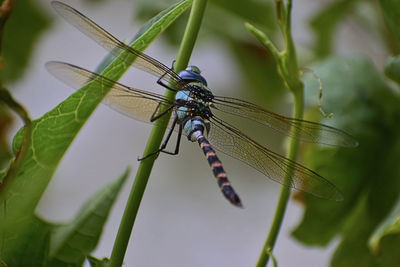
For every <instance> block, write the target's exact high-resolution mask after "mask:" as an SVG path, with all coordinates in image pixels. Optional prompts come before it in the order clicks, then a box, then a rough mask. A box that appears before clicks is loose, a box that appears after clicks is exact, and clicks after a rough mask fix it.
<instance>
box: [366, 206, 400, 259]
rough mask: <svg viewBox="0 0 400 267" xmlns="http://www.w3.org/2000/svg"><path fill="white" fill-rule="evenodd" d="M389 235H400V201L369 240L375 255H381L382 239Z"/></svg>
mask: <svg viewBox="0 0 400 267" xmlns="http://www.w3.org/2000/svg"><path fill="white" fill-rule="evenodd" d="M389 235H397V236H399V235H400V199H398V200H397V203H396V205H395V206H394V207H393V210H392V212H391V213H390V214H389V215H388V216H387V217H386V218H385V220H384V221H382V222H381V223H380V225H379V226H378V227H377V228H376V230H375V231H374V233H373V234H372V236H371V238H370V239H369V246H370V247H371V249H372V250H373V251H374V252H375V253H379V252H380V250H381V248H380V243H381V241H382V239H383V238H385V237H387V236H389Z"/></svg>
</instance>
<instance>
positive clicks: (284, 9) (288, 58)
mask: <svg viewBox="0 0 400 267" xmlns="http://www.w3.org/2000/svg"><path fill="white" fill-rule="evenodd" d="M276 6H277V15H278V23H279V26H280V28H281V30H282V33H283V36H284V39H285V49H284V51H283V52H279V51H278V49H276V47H275V46H274V45H273V44H272V42H271V41H270V39H269V38H268V37H267V36H266V35H265V34H264V33H262V32H261V31H260V30H258V29H256V28H255V27H254V26H252V25H250V24H246V27H247V28H248V29H249V31H250V32H252V33H253V34H254V35H255V36H256V37H257V38H258V39H259V40H260V41H261V42H262V43H263V44H264V45H265V47H267V48H268V49H269V50H270V51H271V53H272V54H273V55H274V57H275V59H276V60H277V65H278V71H279V73H280V75H281V76H282V79H283V81H284V84H285V86H286V87H287V88H288V89H289V90H290V91H291V92H292V93H293V96H294V106H293V117H294V118H296V119H302V118H303V112H304V89H303V83H302V82H301V80H300V77H299V73H300V71H299V67H298V63H297V56H296V48H295V45H294V42H293V38H292V33H291V11H292V1H291V0H288V1H287V5H286V6H285V5H284V3H283V1H281V0H276ZM291 130H292V131H293V135H294V136H296V135H298V131H299V129H296V128H292V129H291ZM298 147H299V141H298V139H297V138H292V139H291V140H290V144H289V150H288V152H287V158H289V159H290V160H292V161H296V158H297V152H298ZM293 172H294V170H293V167H288V168H287V170H286V175H285V177H284V180H283V184H284V185H288V184H291V182H292V176H293ZM290 192H291V190H290V187H288V186H282V188H281V192H280V195H279V200H278V204H277V206H276V210H275V215H274V218H273V221H272V224H271V227H270V230H269V233H268V236H267V239H266V240H265V243H264V246H263V249H262V251H261V253H260V256H259V258H258V262H257V264H256V267H264V266H266V265H267V264H268V260H269V258H270V256H271V255H273V254H272V251H273V249H274V245H275V242H276V239H277V237H278V234H279V230H280V228H281V225H282V222H283V218H284V215H285V212H286V207H287V203H288V201H289V197H290Z"/></svg>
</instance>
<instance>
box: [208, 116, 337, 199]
mask: <svg viewBox="0 0 400 267" xmlns="http://www.w3.org/2000/svg"><path fill="white" fill-rule="evenodd" d="M210 123H211V127H210V131H209V133H208V139H209V141H210V143H211V144H212V145H213V147H215V149H217V150H220V151H221V152H223V153H225V154H227V155H229V156H231V157H233V158H236V159H239V160H241V161H243V162H244V163H246V164H248V165H249V166H251V167H253V168H255V169H256V170H258V171H260V172H261V173H263V174H265V175H266V176H267V177H268V178H270V179H272V180H274V181H277V182H279V183H281V184H283V185H285V186H289V187H293V188H295V189H298V190H300V191H305V192H308V193H311V194H313V195H315V196H317V197H322V198H326V199H332V200H341V199H343V197H342V194H341V192H340V191H339V190H338V189H337V188H336V187H335V185H333V184H332V183H331V182H329V181H328V180H326V179H325V178H323V177H322V176H320V175H318V174H317V173H315V172H313V171H312V170H310V169H308V168H306V167H304V166H302V165H300V164H298V163H296V162H294V161H292V160H289V159H287V158H285V157H283V156H281V155H279V154H277V153H275V152H273V151H271V150H269V149H267V148H265V147H263V146H262V145H260V144H258V143H257V142H256V141H254V140H253V139H251V138H250V137H248V136H246V135H245V134H243V133H242V132H240V131H239V130H238V129H236V128H235V127H233V126H231V125H229V124H227V123H226V122H222V121H221V120H219V119H218V118H216V117H212V118H211V121H210ZM289 169H292V170H293V174H292V177H293V179H292V181H291V183H286V182H285V180H284V177H285V176H286V175H287V172H288V170H289Z"/></svg>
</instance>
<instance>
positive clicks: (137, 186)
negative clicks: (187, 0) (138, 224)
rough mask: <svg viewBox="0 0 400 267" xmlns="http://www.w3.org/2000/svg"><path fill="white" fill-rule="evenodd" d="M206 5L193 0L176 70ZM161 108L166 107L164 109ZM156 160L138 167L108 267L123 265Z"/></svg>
mask: <svg viewBox="0 0 400 267" xmlns="http://www.w3.org/2000/svg"><path fill="white" fill-rule="evenodd" d="M206 3H207V0H194V3H193V6H192V9H191V12H190V16H189V20H188V24H187V26H186V30H185V33H184V36H183V38H182V43H181V46H180V48H179V52H178V55H177V59H176V62H175V66H174V70H175V71H179V70H182V69H184V68H185V67H186V66H187V64H188V62H189V59H190V56H191V53H192V51H193V47H194V44H195V42H196V38H197V35H198V31H199V29H200V24H201V20H202V18H203V14H204V10H205V7H206ZM164 96H165V97H166V98H168V99H170V100H173V99H174V97H175V93H174V92H172V91H170V90H166V92H165V95H164ZM162 107H163V108H166V107H164V106H162ZM163 110H165V109H162V108H160V112H163ZM169 117H170V114H169V115H168V116H162V117H161V118H160V119H158V120H157V121H156V122H155V124H154V127H153V129H152V131H151V133H150V136H149V139H148V141H147V144H146V148H145V150H144V152H143V155H144V156H145V155H149V154H151V153H152V152H154V151H156V150H157V149H158V148H159V147H160V145H161V142H162V138H163V136H164V134H165V131H166V128H167V126H168V121H169ZM156 158H157V156H156V155H154V156H151V157H148V158H146V159H145V160H142V161H141V162H140V164H139V168H138V171H137V173H136V177H135V181H134V183H133V185H132V189H131V192H130V194H129V198H128V202H127V205H126V207H125V211H124V214H123V216H122V219H121V224H120V227H119V229H118V234H117V237H116V239H115V243H114V247H113V250H112V253H111V258H110V264H109V266H110V267H117V266H121V265H122V262H123V259H124V256H125V252H126V249H127V246H128V243H129V238H130V235H131V232H132V229H133V225H134V223H135V219H136V215H137V212H138V210H139V206H140V202H141V200H142V197H143V194H144V191H145V189H146V185H147V181H148V179H149V177H150V173H151V170H152V168H153V165H154V161H155V159H156Z"/></svg>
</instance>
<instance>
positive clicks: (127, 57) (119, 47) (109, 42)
mask: <svg viewBox="0 0 400 267" xmlns="http://www.w3.org/2000/svg"><path fill="white" fill-rule="evenodd" d="M51 5H52V6H53V8H54V9H55V10H56V11H57V13H58V14H59V15H60V16H62V17H63V18H64V19H65V20H66V21H68V22H69V23H70V24H72V25H73V26H75V27H76V28H77V29H78V30H80V31H81V32H82V33H84V34H85V35H87V36H88V37H90V38H91V39H93V40H94V41H95V42H97V43H98V44H99V45H101V46H102V47H103V48H105V49H106V50H108V51H110V52H111V53H112V54H113V55H114V56H117V57H118V56H120V55H122V54H123V53H124V56H123V57H122V58H121V59H122V60H123V61H125V62H126V63H127V64H128V65H133V66H135V67H137V68H139V69H141V70H143V71H146V72H148V73H150V74H153V75H155V76H157V77H161V76H163V78H162V79H163V80H164V81H165V82H166V83H169V84H171V85H172V86H173V87H174V88H177V89H180V88H181V87H182V86H183V85H185V84H186V83H185V82H184V81H183V80H182V79H181V78H180V77H179V76H178V74H176V73H175V72H174V71H173V70H171V69H170V68H169V67H167V66H165V65H164V64H162V63H161V62H159V61H157V60H156V59H154V58H152V57H150V56H148V55H146V54H144V53H142V52H140V51H138V50H136V49H134V48H131V47H130V46H128V45H126V44H125V43H123V42H121V41H120V40H118V39H117V38H115V37H114V36H113V35H111V34H110V33H108V32H107V31H106V30H104V29H103V28H101V27H100V26H99V25H97V24H96V23H94V22H93V21H92V20H90V19H89V18H88V17H86V16H85V15H83V14H82V13H80V12H79V11H77V10H76V9H74V8H72V7H70V6H68V5H66V4H64V3H61V2H58V1H53V2H51Z"/></svg>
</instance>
